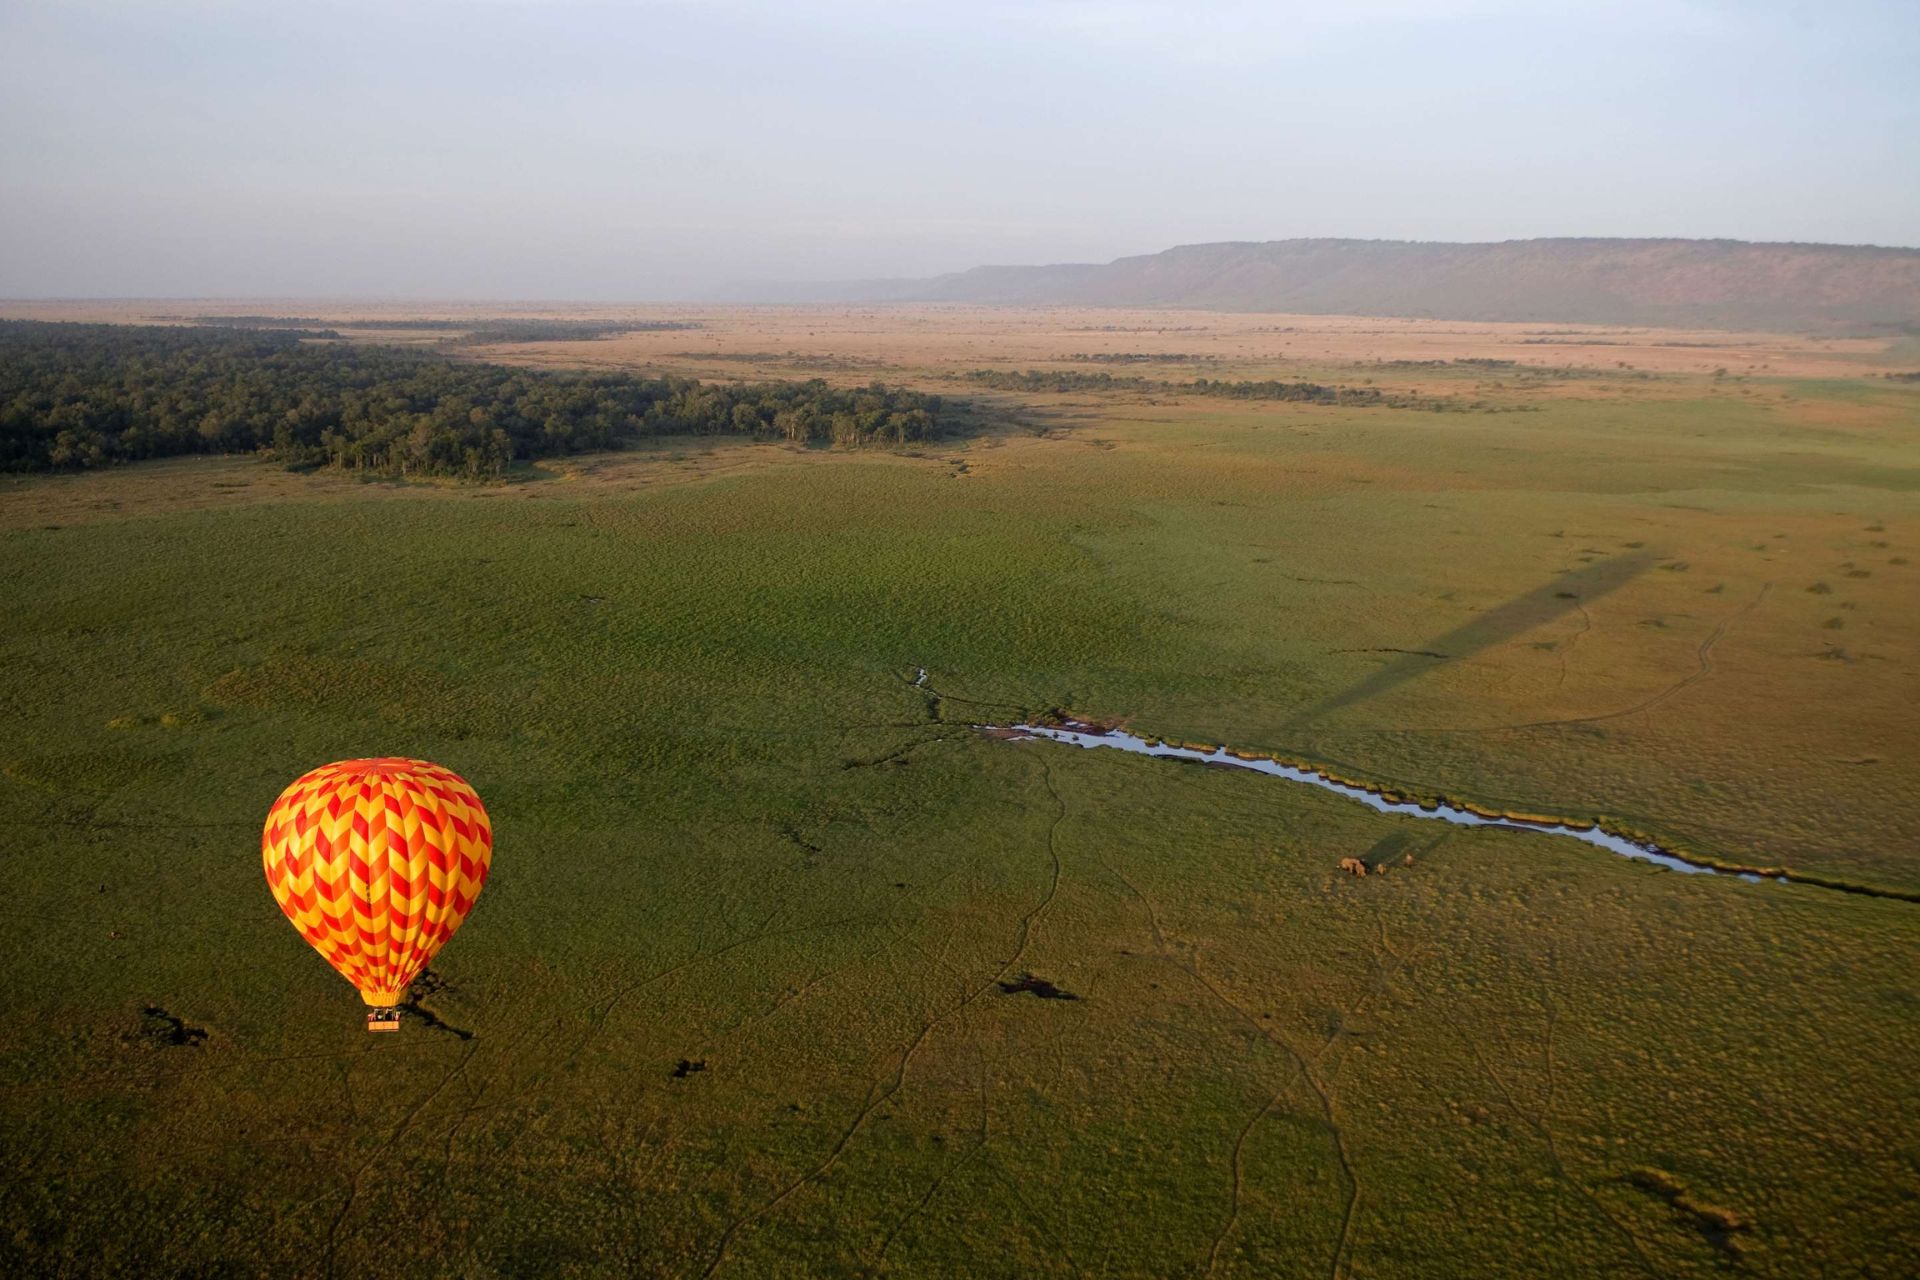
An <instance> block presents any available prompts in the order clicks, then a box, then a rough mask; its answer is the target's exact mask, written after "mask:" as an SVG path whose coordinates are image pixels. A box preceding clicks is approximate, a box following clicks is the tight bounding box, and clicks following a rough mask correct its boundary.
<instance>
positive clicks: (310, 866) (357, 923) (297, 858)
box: [260, 757, 493, 1008]
mask: <svg viewBox="0 0 1920 1280" xmlns="http://www.w3.org/2000/svg"><path fill="white" fill-rule="evenodd" d="M260 856H261V860H262V862H263V863H264V864H265V866H266V872H267V887H268V888H270V889H272V890H273V896H274V899H275V900H276V901H278V902H279V904H280V910H281V911H283V912H285V913H286V916H287V919H289V920H291V921H293V927H294V928H296V929H298V930H299V931H300V935H301V936H302V937H304V938H305V939H306V940H307V941H308V942H309V943H311V944H312V945H313V948H314V950H316V951H318V952H319V953H320V954H321V955H322V956H324V957H325V958H326V961H327V963H328V964H330V965H332V966H333V967H334V968H335V969H337V970H339V972H340V975H341V976H342V977H344V978H345V979H346V980H347V981H348V982H351V983H352V984H353V985H354V988H355V989H356V990H358V991H359V992H360V998H361V999H363V1000H365V1001H366V1002H367V1003H368V1004H370V1005H372V1006H374V1007H375V1008H392V1007H393V1006H395V1005H398V1004H399V1003H400V1002H401V1000H402V999H403V998H405V995H406V990H407V987H408V985H409V984H410V983H412V982H413V980H414V979H415V978H417V977H418V976H420V971H421V970H422V969H424V968H426V967H427V963H428V962H429V961H431V960H432V959H433V957H434V954H435V953H436V952H438V951H439V950H440V948H441V947H442V946H444V945H446V941H447V939H449V938H451V937H452V936H453V934H454V931H455V930H456V929H458V928H459V927H460V924H461V922H462V921H463V920H465V919H466V918H467V913H468V912H469V911H471V910H472V909H473V901H474V899H475V898H477V897H478V896H479V894H480V887H481V886H482V885H483V884H485V883H486V881H487V868H488V867H489V866H490V865H491V864H492V862H493V827H492V824H491V823H489V822H488V821H487V811H486V809H485V808H483V807H482V806H481V804H480V797H479V796H478V795H475V794H474V790H473V788H472V787H470V786H468V785H467V783H466V780H465V779H464V778H462V777H460V776H459V775H458V774H456V773H454V772H452V771H451V770H448V769H443V768H441V767H440V766H439V765H437V764H429V763H428V762H427V761H425V760H405V759H400V758H397V757H387V758H382V759H375V760H342V761H340V762H339V763H338V764H329V765H323V766H322V767H320V768H318V769H315V770H313V771H312V772H311V773H307V774H304V775H302V776H301V777H300V778H299V779H298V780H297V781H296V782H294V784H293V785H292V786H290V787H288V788H287V789H286V790H285V791H283V792H281V793H280V798H279V799H278V800H276V801H275V802H274V805H273V808H272V809H271V810H270V811H269V812H268V814H267V825H266V829H265V830H264V831H263V832H262V833H261V836H260Z"/></svg>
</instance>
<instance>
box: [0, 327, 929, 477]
mask: <svg viewBox="0 0 1920 1280" xmlns="http://www.w3.org/2000/svg"><path fill="white" fill-rule="evenodd" d="M940 412H941V399H940V397H938V396H930V395H924V394H921V393H919V392H915V391H908V390H904V389H900V388H895V387H888V386H885V385H883V384H881V383H874V384H872V385H869V386H865V387H857V388H848V389H842V388H836V387H831V386H829V385H827V384H826V383H825V382H823V381H819V380H817V379H816V380H812V381H806V382H761V383H733V384H724V385H723V384H713V383H702V382H700V381H698V380H696V379H692V378H674V377H661V378H649V377H641V376H636V375H631V374H623V373H590V374H589V373H580V374H575V373H556V372H546V371H538V370H530V369H522V368H515V367H513V366H509V365H501V364H489V363H482V362H474V361H455V360H450V359H448V358H447V357H445V356H442V355H436V354H433V353H431V352H422V351H416V350H411V349H406V348H400V347H387V346H373V345H349V344H341V343H330V342H312V341H308V340H307V335H306V334H305V333H303V332H302V331H300V330H287V329H272V330H267V329H239V328H211V327H195V328H171V327H158V326H151V327H150V326H139V325H104V324H54V323H44V322H38V321H0V469H5V470H12V471H27V470H41V469H47V468H80V467H97V466H103V465H107V464H110V463H115V462H123V461H135V460H139V459H145V458H159V457H167V456H170V455H175V454H189V453H240V452H264V453H268V454H271V456H273V457H274V458H275V459H276V460H278V461H280V462H281V463H283V464H285V465H287V466H289V467H295V468H305V467H319V466H328V467H338V468H343V469H347V470H353V471H363V472H373V473H377V474H383V475H394V476H405V475H448V476H466V477H472V478H486V477H494V476H498V475H500V474H501V473H502V472H504V471H505V470H506V468H507V467H508V466H509V465H511V464H512V463H514V462H516V461H523V460H527V459H532V458H540V457H548V456H552V455H556V454H567V453H580V452H585V451H590V450H604V449H617V448H619V447H621V446H622V445H624V444H626V443H628V442H630V441H632V440H635V439H638V438H641V437H646V436H660V435H697V434H723V435H739V436H746V437H751V438H756V439H776V440H789V441H795V442H819V443H831V444H838V445H865V444H901V443H908V442H912V441H919V440H925V439H928V438H930V437H931V436H933V435H934V434H935V432H936V431H937V429H938V426H939V417H940Z"/></svg>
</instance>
